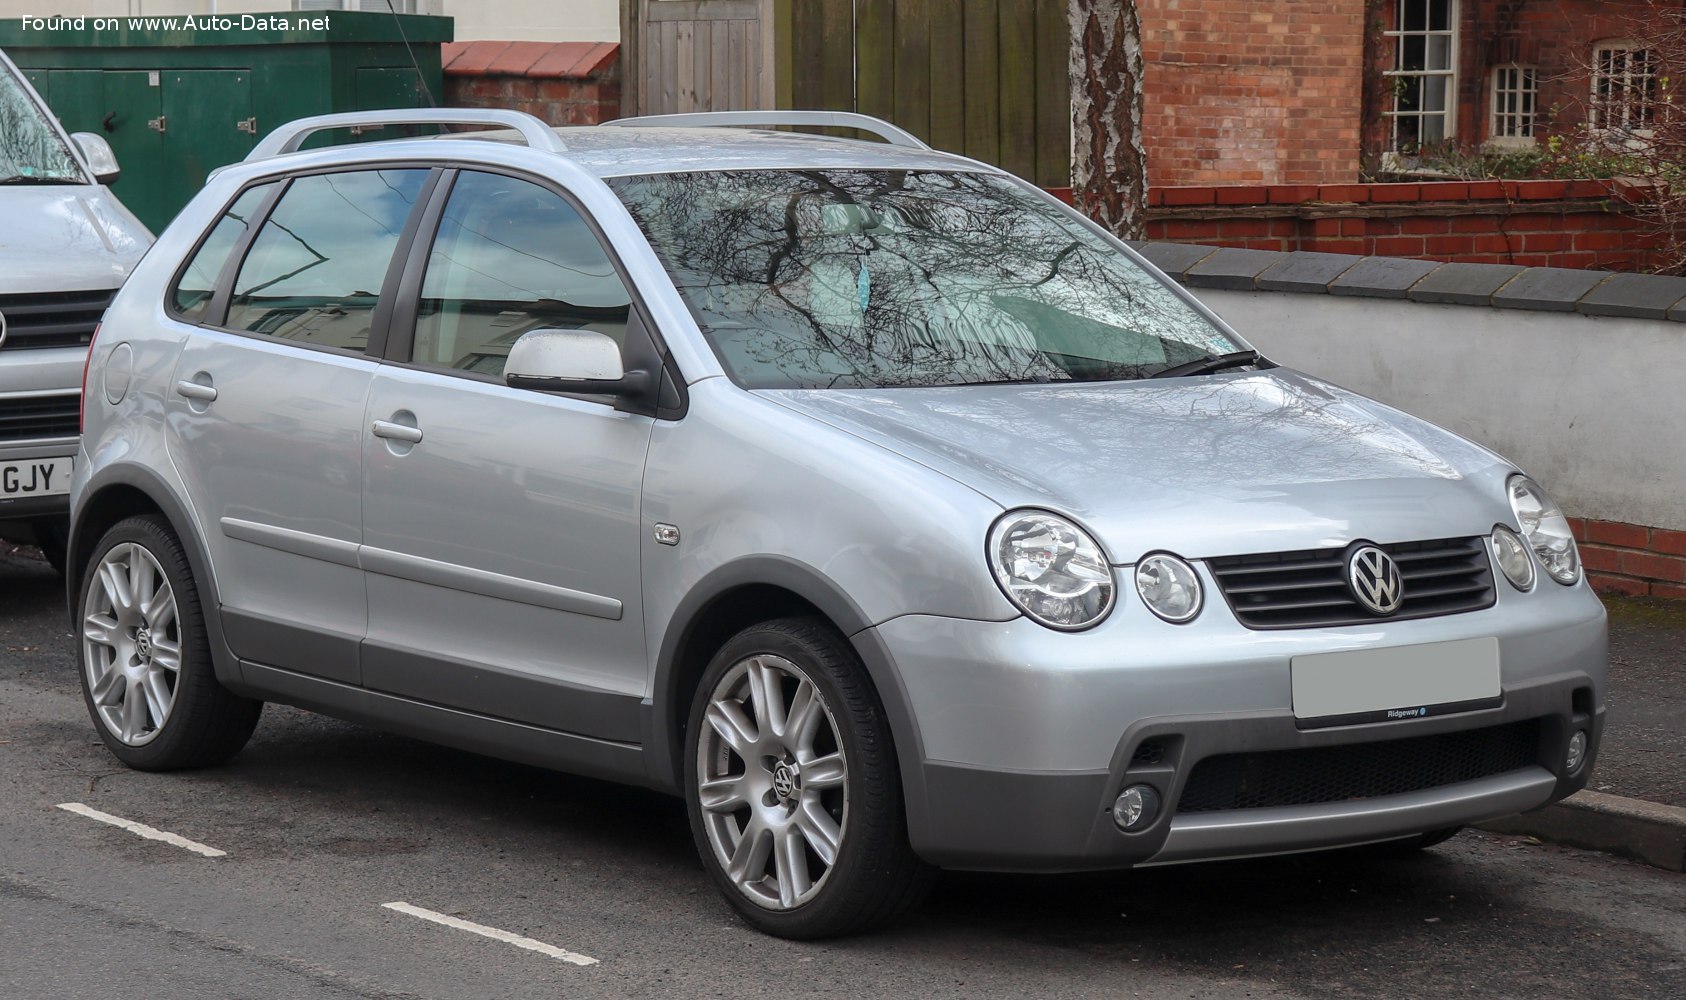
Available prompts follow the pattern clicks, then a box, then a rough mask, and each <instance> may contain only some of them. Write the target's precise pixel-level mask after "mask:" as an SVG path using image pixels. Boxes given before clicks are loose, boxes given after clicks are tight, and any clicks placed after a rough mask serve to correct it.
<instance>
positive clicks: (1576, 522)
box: [1563, 517, 1586, 542]
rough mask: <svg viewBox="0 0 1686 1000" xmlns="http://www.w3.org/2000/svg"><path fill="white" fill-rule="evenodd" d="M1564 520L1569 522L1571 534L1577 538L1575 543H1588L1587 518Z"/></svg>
mask: <svg viewBox="0 0 1686 1000" xmlns="http://www.w3.org/2000/svg"><path fill="white" fill-rule="evenodd" d="M1563 520H1565V521H1568V522H1569V533H1570V534H1572V535H1574V536H1575V541H1577V542H1584V541H1586V518H1584V517H1565V518H1564V519H1563Z"/></svg>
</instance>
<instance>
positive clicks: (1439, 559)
mask: <svg viewBox="0 0 1686 1000" xmlns="http://www.w3.org/2000/svg"><path fill="white" fill-rule="evenodd" d="M1485 543H1486V539H1485V537H1482V536H1477V537H1474V538H1442V539H1437V540H1434V541H1427V542H1395V543H1393V544H1391V545H1379V546H1377V547H1378V548H1380V549H1381V550H1382V551H1384V552H1386V553H1387V554H1388V555H1390V556H1392V557H1393V561H1394V562H1395V563H1397V564H1398V566H1399V575H1400V580H1401V582H1402V584H1403V586H1404V592H1405V597H1404V601H1403V602H1402V603H1401V605H1400V607H1399V610H1398V611H1395V612H1394V613H1393V614H1391V615H1388V616H1386V617H1387V619H1388V620H1399V619H1405V618H1430V617H1433V616H1435V615H1450V614H1457V613H1458V612H1461V611H1475V610H1478V609H1480V608H1486V607H1491V606H1492V604H1493V597H1494V595H1493V569H1492V563H1491V562H1490V561H1489V560H1488V558H1487V546H1486V544H1485ZM1206 564H1207V566H1208V567H1209V568H1210V569H1211V571H1212V575H1213V577H1215V578H1216V579H1217V581H1218V588H1219V589H1220V590H1222V591H1223V595H1224V600H1226V601H1228V602H1229V606H1230V609H1231V610H1233V611H1234V612H1235V617H1236V618H1237V619H1238V620H1239V621H1240V622H1241V624H1243V625H1245V626H1247V627H1248V628H1251V629H1273V628H1307V627H1319V626H1329V625H1355V624H1365V623H1369V622H1374V621H1376V620H1378V616H1377V615H1374V614H1371V613H1370V611H1369V610H1368V609H1366V608H1365V607H1363V606H1362V605H1360V604H1359V603H1358V600H1357V599H1356V598H1354V597H1353V595H1352V591H1350V590H1349V589H1347V583H1346V550H1345V549H1307V550H1304V551H1300V552H1272V553H1266V554H1264V555H1251V556H1221V557H1218V558H1215V559H1208V560H1207V561H1206Z"/></svg>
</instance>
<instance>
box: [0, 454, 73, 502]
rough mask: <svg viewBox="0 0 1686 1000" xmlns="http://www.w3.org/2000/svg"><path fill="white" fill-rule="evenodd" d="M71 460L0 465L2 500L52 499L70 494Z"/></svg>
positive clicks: (53, 459)
mask: <svg viewBox="0 0 1686 1000" xmlns="http://www.w3.org/2000/svg"><path fill="white" fill-rule="evenodd" d="M70 461H71V460H70V458H69V457H68V456H66V457H65V458H30V459H25V460H24V461H21V462H3V463H0V499H6V500H13V499H17V498H19V497H53V496H61V495H63V494H65V493H69V492H70Z"/></svg>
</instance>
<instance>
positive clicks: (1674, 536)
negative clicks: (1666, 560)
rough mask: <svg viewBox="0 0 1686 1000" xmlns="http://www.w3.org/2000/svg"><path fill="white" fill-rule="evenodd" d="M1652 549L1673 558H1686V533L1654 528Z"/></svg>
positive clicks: (1652, 531)
mask: <svg viewBox="0 0 1686 1000" xmlns="http://www.w3.org/2000/svg"><path fill="white" fill-rule="evenodd" d="M1650 549H1651V551H1652V552H1663V553H1667V554H1668V555H1671V556H1686V531H1671V530H1669V529H1668V528H1652V529H1651V544H1650Z"/></svg>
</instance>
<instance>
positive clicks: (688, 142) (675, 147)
mask: <svg viewBox="0 0 1686 1000" xmlns="http://www.w3.org/2000/svg"><path fill="white" fill-rule="evenodd" d="M551 131H553V132H555V133H556V135H557V137H558V138H560V139H561V140H562V142H563V143H564V144H565V145H566V146H567V147H568V151H567V152H566V153H565V154H562V155H566V156H567V157H568V158H570V159H572V160H574V161H575V162H576V163H578V164H579V165H580V166H582V167H584V168H586V169H587V170H589V171H591V172H592V173H595V174H596V175H597V176H599V177H624V176H628V175H635V174H665V173H680V172H687V171H701V170H755V169H786V170H788V169H792V168H800V167H828V168H839V167H853V168H857V169H864V170H933V169H936V170H979V171H990V172H996V168H994V167H991V166H988V165H987V164H983V163H979V162H977V161H975V160H968V159H966V158H965V157H961V156H954V155H951V154H948V153H939V152H937V151H935V150H927V149H914V148H910V147H907V146H896V145H890V144H887V143H882V142H868V141H862V140H859V139H842V138H836V137H833V136H824V135H809V134H806V133H799V132H779V131H774V130H772V129H757V128H713V127H710V128H676V127H671V126H646V125H629V126H615V125H583V126H562V127H558V128H554V129H552V130H551ZM451 138H474V139H493V140H497V141H500V142H512V143H518V142H520V141H521V137H520V135H519V134H517V133H516V132H514V131H512V130H502V129H500V130H498V131H496V132H472V133H465V132H458V133H454V134H453V135H452V136H451Z"/></svg>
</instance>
